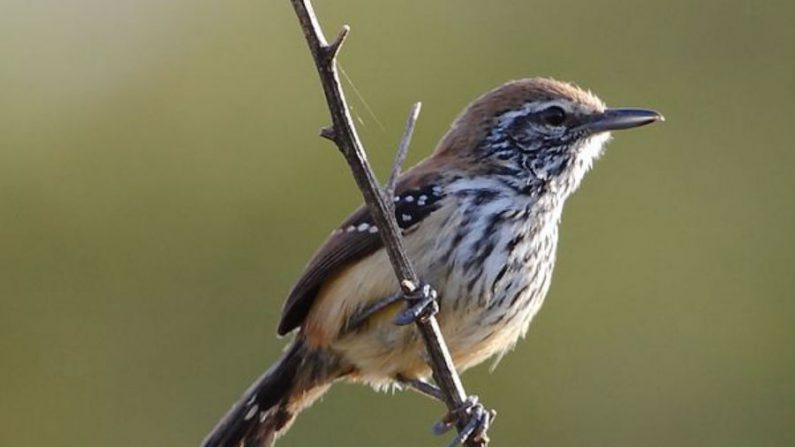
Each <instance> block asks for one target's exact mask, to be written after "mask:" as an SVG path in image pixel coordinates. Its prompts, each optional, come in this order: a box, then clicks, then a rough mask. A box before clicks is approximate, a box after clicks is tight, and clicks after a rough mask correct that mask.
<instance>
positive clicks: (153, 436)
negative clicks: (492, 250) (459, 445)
mask: <svg viewBox="0 0 795 447" xmlns="http://www.w3.org/2000/svg"><path fill="white" fill-rule="evenodd" d="M315 6H316V9H317V11H318V14H319V15H320V18H321V21H322V23H323V25H324V27H325V30H326V33H327V34H328V35H333V34H335V33H336V30H337V29H338V27H339V26H340V25H342V24H343V23H349V24H350V25H351V26H352V27H353V33H352V35H351V38H350V39H349V42H348V44H347V45H346V48H345V49H344V51H343V55H342V61H341V62H342V65H343V68H344V69H345V72H346V73H347V74H348V75H349V76H350V78H351V79H352V80H353V83H354V84H355V86H356V88H357V89H358V90H359V91H360V92H361V95H362V97H363V98H364V99H365V101H366V103H367V104H369V106H370V107H371V108H372V109H373V111H374V114H375V116H377V120H376V119H375V118H374V117H373V116H371V114H369V113H367V111H366V106H365V104H364V103H363V102H362V101H361V100H359V99H357V98H356V97H354V95H353V94H352V90H351V88H350V85H347V84H346V87H347V89H348V91H349V96H351V105H352V107H353V112H354V115H355V116H356V118H357V121H358V122H359V125H360V131H361V133H362V135H363V138H364V139H365V142H366V144H367V147H368V149H369V154H370V158H371V160H372V161H373V164H374V165H375V167H376V168H377V169H378V172H379V173H380V174H381V175H383V174H384V172H385V171H386V170H387V169H388V166H389V163H390V160H391V158H392V155H393V151H394V147H395V146H396V142H397V140H398V138H399V135H400V133H401V131H402V125H403V122H404V120H405V116H406V112H407V111H408V108H409V106H410V104H411V103H412V102H413V101H416V100H421V101H423V102H424V109H423V113H422V115H421V118H420V121H419V125H418V129H417V133H416V136H415V139H414V144H413V148H412V152H411V154H410V161H411V162H413V161H417V160H419V159H420V158H422V157H424V156H426V155H427V154H428V153H429V152H430V151H431V150H432V149H433V147H434V145H435V143H436V141H437V139H438V138H439V137H440V136H441V135H442V133H443V132H444V131H445V129H446V127H447V126H448V125H449V123H450V121H451V120H452V119H453V117H454V116H455V115H456V114H457V113H458V112H459V110H460V109H461V108H462V107H463V106H464V105H465V104H467V103H468V102H469V101H470V100H471V99H472V98H474V97H476V96H477V95H479V94H480V93H482V92H484V91H486V90H487V89H490V88H492V87H494V86H496V85H498V84H500V83H502V82H504V81H506V80H509V79H514V78H521V77H527V76H535V75H546V76H553V77H557V78H560V79H564V80H571V81H576V82H578V83H579V84H580V85H582V86H584V87H586V88H590V89H593V90H594V91H595V92H598V94H599V95H600V96H601V97H602V98H603V99H605V100H606V101H607V102H608V103H609V104H611V105H616V106H618V105H620V106H641V107H653V108H656V109H658V110H660V111H662V112H663V113H664V114H665V115H666V117H667V118H668V121H667V122H666V123H665V124H664V125H657V126H653V127H649V128H644V129H642V130H637V131H632V132H627V133H621V134H620V135H617V138H616V141H614V143H613V144H611V146H610V148H609V150H608V152H607V154H606V156H605V157H604V158H603V159H602V160H600V162H599V163H597V166H596V168H595V171H594V172H593V173H592V174H591V175H589V177H588V178H587V179H586V181H585V182H584V184H583V187H582V188H581V190H580V191H579V192H578V193H577V194H576V195H575V196H574V197H573V198H572V199H571V200H570V201H569V204H568V207H567V209H566V212H565V213H564V219H563V223H562V230H561V245H560V251H559V256H558V266H557V271H556V277H555V280H554V281H553V286H552V290H551V292H550V296H549V297H548V299H547V304H546V305H545V308H544V310H543V311H542V312H541V314H540V316H539V317H538V318H537V319H536V321H535V323H534V325H533V326H532V329H531V330H530V332H529V335H528V337H527V340H525V341H524V342H522V343H520V344H519V346H518V347H517V349H516V350H515V351H514V352H513V353H512V354H511V355H508V356H507V357H506V358H505V359H504V360H503V361H502V363H501V364H500V365H499V368H497V369H496V371H494V372H489V370H488V367H487V366H483V367H480V368H478V369H475V370H472V371H471V372H468V373H467V374H465V376H464V379H465V383H466V385H467V387H468V390H470V392H472V393H477V394H479V395H480V396H481V397H482V399H483V400H484V401H485V402H486V403H487V404H488V405H489V406H491V407H494V408H496V409H498V410H499V412H500V416H499V417H498V419H497V423H496V425H495V426H494V427H493V430H492V438H493V439H494V445H495V446H497V447H500V446H520V445H530V446H578V447H581V446H608V445H609V446H632V447H636V446H644V447H654V446H661V447H663V446H664V447H670V446H678V447H683V446H704V445H709V446H792V445H795V343H794V342H795V324H794V323H795V306H793V298H795V281H793V273H795V257H794V255H795V250H794V247H795V244H794V242H795V241H793V235H794V234H795V232H793V229H794V228H795V176H794V175H793V167H795V154H794V153H795V131H794V130H793V129H794V128H795V125H794V123H795V122H794V121H793V120H794V119H795V3H793V2H792V1H788V0H786V1H769V2H753V3H752V2H739V1H736V2H730V1H704V2H697V3H696V2H688V1H684V0H679V1H668V2H659V1H644V2H637V1H627V0H624V1H621V0H613V1H605V2H571V1H555V2H552V1H514V2H483V1H428V0H413V1H393V2H373V1H357V2H354V1H336V2H332V1H331V0H318V1H317V2H316V5H315ZM378 121H380V122H381V123H383V127H382V126H380V125H379V124H378ZM327 123H328V118H327V111H326V108H325V103H324V102H323V99H322V95H321V90H320V87H319V83H318V80H317V78H316V74H315V72H314V68H313V66H312V62H311V59H310V57H309V54H308V52H307V49H306V47H305V43H304V40H303V36H302V34H301V33H300V30H299V28H298V26H297V23H296V20H295V18H294V15H293V11H292V9H291V7H290V5H289V3H288V2H287V1H275V0H248V1H227V2H217V1H207V0H200V1H196V0H193V1H187V0H167V1H163V0H157V1H156V0H136V1H132V0H127V1H115V2H105V1H98V0H72V1H40V2H26V1H22V0H2V2H0V215H1V216H2V217H1V218H0V445H3V446H35V445H59V446H107V445H111V446H161V445H162V446H165V445H170V446H191V445H196V444H197V443H198V442H199V440H200V439H201V438H202V437H203V436H204V434H205V433H206V432H207V430H208V429H210V428H211V427H212V425H213V424H214V423H215V422H216V420H217V419H218V418H219V417H220V416H221V415H222V414H223V412H224V411H226V409H227V408H228V407H229V405H231V403H232V402H233V401H234V400H235V399H236V398H237V397H238V396H239V394H240V393H241V392H242V391H243V390H244V389H245V387H246V386H248V384H249V382H250V381H251V380H252V379H253V378H254V377H255V376H257V375H258V374H259V373H260V372H261V371H262V370H263V369H264V368H266V367H267V366H268V365H269V363H270V362H271V361H272V360H273V359H274V358H275V356H276V355H277V354H278V352H279V351H280V349H281V347H282V346H283V344H284V340H278V339H276V337H275V336H274V333H275V325H276V322H277V319H278V316H279V312H280V307H281V302H282V299H283V297H284V296H285V294H286V292H287V291H288V290H289V287H290V286H291V284H292V283H293V281H294V280H295V279H296V278H297V276H298V275H299V274H300V272H301V270H302V267H303V265H304V262H306V260H307V258H308V257H309V256H310V255H311V253H312V252H313V251H314V249H315V248H316V246H317V245H318V244H319V243H320V241H321V240H322V239H323V238H324V237H325V236H326V235H327V234H328V233H329V231H330V230H331V229H332V228H333V227H334V226H335V225H336V223H337V222H338V221H339V220H340V219H341V218H342V217H343V216H345V215H346V214H347V213H348V212H349V211H350V210H351V209H352V208H353V207H355V206H356V205H357V204H358V202H359V200H360V199H359V196H358V192H357V190H356V189H355V187H354V185H353V181H352V179H351V178H350V175H349V174H348V171H347V169H346V166H345V164H344V162H343V160H342V158H341V157H340V156H339V154H337V153H336V151H335V149H334V148H333V147H332V146H331V145H330V144H329V143H328V142H325V141H324V140H321V139H319V138H318V137H317V130H318V129H319V128H320V127H321V126H323V125H325V124H327ZM441 413H442V407H441V406H440V405H437V404H434V403H432V402H430V401H429V400H426V399H424V398H423V397H421V396H418V395H415V394H412V393H402V394H396V395H389V394H376V393H373V392H372V391H370V390H369V389H366V388H363V387H357V386H351V385H342V386H338V387H335V388H334V389H333V390H332V391H331V392H330V393H329V394H328V395H327V397H326V398H325V399H324V401H323V402H321V403H319V404H317V405H315V406H314V407H313V408H312V409H311V410H309V411H308V412H306V413H305V414H303V415H302V417H301V418H299V420H298V421H297V423H296V425H295V426H294V428H293V430H292V431H291V432H290V433H289V434H288V435H287V437H286V438H284V439H283V442H282V443H281V444H280V445H281V446H306V445H340V446H342V445H375V446H398V445H400V446H403V445H418V446H438V445H442V443H443V440H442V439H438V438H434V437H433V436H432V435H431V434H430V430H429V428H430V426H431V424H432V423H433V422H434V420H435V419H436V418H437V417H438V416H440V415H441Z"/></svg>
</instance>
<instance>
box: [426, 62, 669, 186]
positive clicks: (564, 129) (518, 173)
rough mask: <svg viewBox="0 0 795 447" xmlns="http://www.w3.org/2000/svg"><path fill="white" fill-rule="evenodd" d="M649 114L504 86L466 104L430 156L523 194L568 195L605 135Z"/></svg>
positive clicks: (553, 89)
mask: <svg viewBox="0 0 795 447" xmlns="http://www.w3.org/2000/svg"><path fill="white" fill-rule="evenodd" d="M662 119H663V117H662V115H660V114H659V113H657V112H655V111H653V110H644V109H609V108H607V107H606V106H605V104H604V103H603V102H602V101H601V100H600V99H599V98H597V97H596V96H595V95H594V94H592V93H591V92H588V91H585V90H582V89H580V88H579V87H576V86H574V85H572V84H568V83H564V82H559V81H555V80H552V79H543V78H535V79H523V80H519V81H512V82H508V83H507V84H504V85H502V86H500V87H498V88H496V89H494V90H492V91H490V92H488V93H486V94H485V95H483V96H481V97H480V98H478V99H476V100H475V101H474V102H472V104H470V105H469V106H468V107H467V108H466V109H465V110H464V112H463V113H462V114H461V115H460V116H459V117H458V119H456V121H455V122H454V123H453V126H452V128H451V129H450V131H449V132H448V133H447V135H446V136H445V137H444V139H443V140H442V141H441V143H440V144H439V147H438V149H437V154H439V155H442V156H444V158H448V159H449V160H455V161H453V163H454V164H456V165H458V166H460V167H462V168H463V169H464V170H465V171H468V172H469V173H470V174H472V175H476V176H477V175H497V176H500V178H501V179H504V181H506V182H509V183H510V184H511V185H512V186H515V187H516V188H517V189H518V190H521V191H522V192H523V193H527V194H540V193H542V192H555V193H560V194H563V195H564V196H565V195H568V194H569V193H571V192H572V191H573V190H574V189H576V187H577V185H578V184H579V182H580V180H581V179H582V177H583V175H585V172H587V171H588V169H589V168H590V167H591V164H592V163H593V161H594V160H595V159H596V158H597V157H598V156H599V155H600V154H601V152H602V148H603V146H604V144H605V143H606V142H607V141H608V140H609V139H610V131H613V130H619V129H629V128H632V127H638V126H642V125H645V124H649V123H653V122H655V121H660V120H662Z"/></svg>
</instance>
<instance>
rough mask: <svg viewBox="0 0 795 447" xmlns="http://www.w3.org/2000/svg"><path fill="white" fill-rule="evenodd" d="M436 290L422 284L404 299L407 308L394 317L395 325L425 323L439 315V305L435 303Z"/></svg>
mask: <svg viewBox="0 0 795 447" xmlns="http://www.w3.org/2000/svg"><path fill="white" fill-rule="evenodd" d="M436 297H437V294H436V290H434V289H433V288H432V287H431V286H430V285H428V284H422V285H421V286H420V287H418V288H417V290H416V291H415V292H414V293H413V294H411V295H409V296H407V297H406V300H407V301H408V302H409V306H408V307H406V309H404V310H403V311H402V312H400V313H399V314H398V315H397V317H395V320H394V322H395V324H396V325H398V326H406V325H409V324H411V323H414V322H416V321H418V320H419V321H425V320H427V319H428V318H430V317H432V316H434V315H436V314H437V313H439V303H437V302H436Z"/></svg>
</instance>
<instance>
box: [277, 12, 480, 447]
mask: <svg viewBox="0 0 795 447" xmlns="http://www.w3.org/2000/svg"><path fill="white" fill-rule="evenodd" d="M291 2H292V5H293V8H294V9H295V13H296V15H297V16H298V20H299V22H300V24H301V29H302V30H303V32H304V37H305V38H306V41H307V44H308V45H309V50H310V51H311V53H312V57H313V59H314V61H315V67H316V68H317V72H318V75H319V76H320V82H321V84H322V85H323V92H324V94H325V96H326V102H327V103H328V108H329V112H330V114H331V119H332V123H333V126H332V128H333V135H334V142H335V143H336V144H337V146H338V147H339V149H340V151H341V152H342V154H343V155H344V157H345V160H346V161H347V162H348V165H349V167H350V169H351V172H352V173H353V177H354V179H355V180H356V184H357V186H358V187H359V189H360V190H361V192H362V195H363V196H364V200H365V202H366V203H367V206H368V208H369V210H370V214H371V216H372V218H373V221H374V222H375V224H376V226H377V227H378V233H379V234H380V235H381V239H382V240H383V242H384V247H385V249H386V251H387V253H388V255H389V259H390V261H391V263H392V267H393V268H394V270H395V275H396V277H397V278H398V280H399V281H398V282H399V283H400V285H401V289H402V291H403V293H404V295H406V296H412V295H413V294H414V293H416V292H417V291H418V287H419V284H421V282H420V280H419V277H418V276H417V273H416V272H415V270H414V268H413V266H412V264H411V262H410V261H409V259H408V256H407V255H406V251H405V249H404V248H403V242H402V239H401V236H400V230H399V229H398V225H397V222H396V221H395V217H394V213H392V212H390V210H391V208H390V205H391V204H390V205H388V204H387V203H386V201H385V199H384V194H383V191H382V190H381V188H380V187H379V186H378V182H377V181H376V179H375V175H374V174H373V172H372V169H371V168H370V164H369V162H368V161H367V157H366V156H365V153H364V149H363V148H362V144H361V141H360V139H359V136H358V134H357V133H356V128H355V127H354V125H353V121H352V120H351V116H350V113H349V111H348V110H349V109H348V105H347V103H346V101H345V95H344V93H343V91H342V86H341V85H340V81H339V75H338V73H337V66H336V60H335V59H336V55H337V53H338V51H339V49H340V45H341V44H342V42H343V41H344V40H345V37H346V36H347V34H348V29H347V28H343V29H342V31H341V32H340V34H339V35H338V37H337V39H336V40H335V41H334V43H332V44H331V45H328V44H327V43H326V40H325V37H324V36H323V31H322V30H321V28H320V24H319V23H318V21H317V17H316V16H315V13H314V11H313V9H312V5H311V3H310V1H309V0H291ZM406 146H408V141H406ZM416 324H417V327H418V329H419V331H420V333H421V335H422V338H423V341H424V342H425V346H426V349H427V351H428V356H429V358H430V361H429V363H430V366H431V369H432V370H433V376H434V379H435V381H436V383H437V385H438V386H439V389H440V390H441V392H442V394H443V397H444V400H445V404H446V405H447V408H448V409H449V410H450V411H455V410H457V409H460V408H461V407H462V405H464V403H465V401H466V397H467V396H466V393H465V392H464V388H463V386H462V385H461V380H460V378H459V377H458V374H457V372H456V370H455V366H454V364H453V360H452V358H451V357H450V352H449V350H448V349H447V345H446V343H445V342H444V338H443V337H442V333H441V330H440V329H439V323H438V322H437V320H436V318H435V317H433V316H431V317H429V318H423V319H418V320H417V322H416ZM457 428H458V431H459V433H462V432H463V431H464V430H465V429H466V427H465V426H464V424H463V423H461V422H459V423H458V424H457ZM484 438H485V437H484ZM486 443H487V441H486V440H485V439H480V440H477V441H476V440H468V441H467V442H466V444H467V446H470V447H482V446H485V445H486Z"/></svg>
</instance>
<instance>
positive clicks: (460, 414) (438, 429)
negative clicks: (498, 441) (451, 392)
mask: <svg viewBox="0 0 795 447" xmlns="http://www.w3.org/2000/svg"><path fill="white" fill-rule="evenodd" d="M496 416H497V412H496V411H494V410H488V409H486V407H484V406H483V404H481V403H480V402H478V397H477V396H469V397H467V399H466V400H465V401H464V402H463V403H462V404H461V406H460V407H458V408H456V409H455V410H452V411H450V412H449V413H447V415H445V417H444V418H442V420H441V421H439V422H437V423H436V424H435V425H434V426H433V432H434V433H435V434H437V435H441V434H444V433H446V432H448V431H449V430H450V429H451V428H453V427H454V426H455V425H456V424H457V423H458V422H462V423H464V428H463V429H462V430H461V431H460V432H459V433H458V435H456V437H455V438H453V440H452V441H451V442H450V444H448V445H447V447H455V446H457V445H461V444H464V443H465V442H467V441H468V440H472V441H476V442H479V443H482V444H488V442H489V437H488V434H487V431H488V429H489V427H490V426H491V423H492V422H493V421H494V418H495V417H496Z"/></svg>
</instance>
